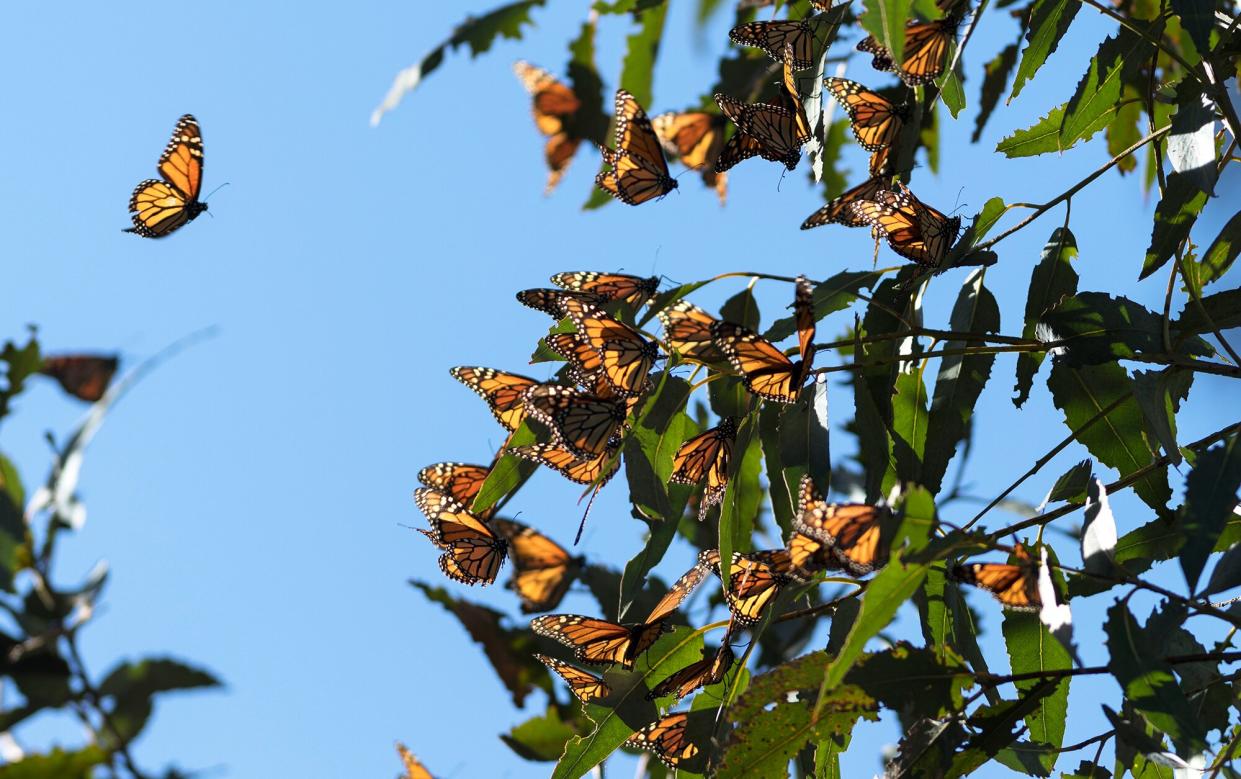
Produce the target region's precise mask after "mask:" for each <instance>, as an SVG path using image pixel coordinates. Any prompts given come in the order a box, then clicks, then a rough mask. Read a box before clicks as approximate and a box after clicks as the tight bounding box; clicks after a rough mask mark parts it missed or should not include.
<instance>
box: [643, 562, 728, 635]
mask: <svg viewBox="0 0 1241 779" xmlns="http://www.w3.org/2000/svg"><path fill="white" fill-rule="evenodd" d="M711 553H714V556H712V554H711ZM719 560H720V555H719V552H717V551H715V550H707V551H706V552H702V553H701V554H699V555H698V561H697V562H696V563H695V564H694V567H693V568H690V569H689V570H688V571H686V572H685V573H684V574H682V575H681V578H679V579H677V580H676V581H675V582H673V584H672V586H671V587H669V588H668V592H666V593H664V597H662V598H660V599H659V602H658V603H656V604H655V607H654V608H652V609H651V613H650V614H648V615H647V617H646V621H647V623H653V622H660V621H662V620H664V619H665V618H667V616H668V615H669V614H671V613H672V612H674V611H676V610H677V609H679V608H680V607H681V604H682V603H684V602H685V599H686V598H688V597H689V596H690V594H691V593H692V592H693V591H694V590H696V589H698V585H700V584H702V580H703V579H705V578H707V574H709V573H711V569H712V567H713V566H715V565H718V564H719Z"/></svg>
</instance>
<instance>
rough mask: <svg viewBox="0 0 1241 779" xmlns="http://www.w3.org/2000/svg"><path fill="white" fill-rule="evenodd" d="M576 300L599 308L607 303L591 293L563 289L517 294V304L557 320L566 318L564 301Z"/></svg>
mask: <svg viewBox="0 0 1241 779" xmlns="http://www.w3.org/2000/svg"><path fill="white" fill-rule="evenodd" d="M570 299H573V300H577V301H580V302H581V303H582V304H583V305H586V306H593V307H599V306H603V305H604V304H605V303H607V298H605V297H604V296H602V295H596V294H594V293H592V292H579V291H575V290H565V289H542V288H536V289H523V290H522V291H520V292H518V293H517V302H518V303H521V304H522V305H523V306H525V307H527V308H533V309H534V310H535V311H542V312H543V313H544V314H547V315H548V316H551V317H555V318H556V319H557V320H560V319H563V318H565V317H566V316H568V312H567V311H566V310H565V301H566V300H570Z"/></svg>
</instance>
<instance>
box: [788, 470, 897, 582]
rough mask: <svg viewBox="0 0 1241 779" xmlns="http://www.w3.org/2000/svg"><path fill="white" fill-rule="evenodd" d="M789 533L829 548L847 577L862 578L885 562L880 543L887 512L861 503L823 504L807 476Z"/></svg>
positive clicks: (884, 549) (882, 545)
mask: <svg viewBox="0 0 1241 779" xmlns="http://www.w3.org/2000/svg"><path fill="white" fill-rule="evenodd" d="M798 493H799V496H800V498H799V501H798V507H797V514H796V515H795V516H794V517H793V529H794V530H795V531H797V532H798V533H801V534H803V535H806V536H809V537H810V538H813V539H814V540H816V541H819V542H821V543H824V544H827V545H828V546H830V547H831V549H832V551H833V553H834V554H835V555H836V559H837V560H839V561H840V564H841V565H843V566H844V567H845V568H846V569H847V570H848V571H849V572H850V573H852V574H853V575H855V576H862V575H864V574H867V573H870V572H871V571H873V570H874V569H876V568H879V567H881V566H882V565H883V564H884V563H886V562H887V560H888V550H887V548H886V546H885V545H884V544H883V543H882V542H883V532H884V529H885V528H884V525H885V523H886V521H887V519H888V517H889V512H888V510H887V509H885V508H882V507H880V506H871V505H868V504H865V503H840V504H832V503H827V502H825V501H824V500H823V497H822V496H821V495H820V494H819V493H818V491H817V490H816V489H815V486H814V482H813V481H812V480H811V479H810V477H809V476H803V477H802V479H801V485H800V487H799V489H798Z"/></svg>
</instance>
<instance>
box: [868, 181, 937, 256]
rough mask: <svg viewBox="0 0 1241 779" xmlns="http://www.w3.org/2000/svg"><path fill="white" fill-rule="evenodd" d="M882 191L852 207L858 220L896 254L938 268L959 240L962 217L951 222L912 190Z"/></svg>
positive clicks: (897, 187)
mask: <svg viewBox="0 0 1241 779" xmlns="http://www.w3.org/2000/svg"><path fill="white" fill-rule="evenodd" d="M894 186H895V187H896V189H894V190H887V189H881V190H880V191H879V192H877V193H876V195H875V198H874V199H873V200H855V201H853V202H852V203H851V205H850V208H852V209H853V213H854V216H855V217H856V218H858V219H860V220H862V221H863V222H865V223H866V224H868V225H870V226H871V229H872V230H873V231H874V233H875V235H877V236H882V237H884V238H886V239H887V241H888V246H890V247H892V251H894V252H896V253H897V254H899V255H901V256H902V257H906V258H908V259H910V260H913V261H914V262H916V263H918V264H919V265H921V266H923V267H927V268H938V267H939V266H940V264H941V263H942V262H943V260H944V257H945V256H947V254H948V250H949V249H951V248H952V244H954V243H955V242H956V240H957V234H958V233H959V232H960V231H961V217H959V216H954V217H952V218H951V219H950V218H948V217H947V216H945V215H944V214H942V213H941V212H939V211H936V210H935V209H934V208H931V207H930V206H928V205H926V204H925V203H923V202H922V201H921V200H918V198H916V197H914V194H913V193H912V192H910V191H909V188H908V187H906V186H905V185H904V184H901V183H900V182H896V183H895V185H894Z"/></svg>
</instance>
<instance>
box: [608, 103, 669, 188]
mask: <svg viewBox="0 0 1241 779" xmlns="http://www.w3.org/2000/svg"><path fill="white" fill-rule="evenodd" d="M599 151H600V153H602V154H603V161H604V162H605V163H607V164H608V165H611V166H612V170H610V171H604V172H602V173H600V174H599V175H597V176H595V183H596V184H597V185H598V186H599V188H600V189H602V190H603V191H604V192H607V193H608V194H609V195H611V196H612V197H614V198H616V199H617V200H619V201H621V202H622V203H626V204H628V205H631V206H636V205H641V204H642V203H645V202H646V201H648V200H653V199H655V198H659V197H663V196H664V195H666V194H668V193H669V192H671V191H672V190H674V189H676V188H677V182H676V179H674V178H672V175H671V173H670V172H669V171H668V160H667V159H665V158H664V150H663V146H662V145H661V144H660V143H659V137H658V136H657V135H655V129H654V128H653V127H652V126H651V120H650V119H648V118H647V116H646V111H644V110H643V109H642V106H641V105H639V104H638V101H637V99H636V98H635V97H634V96H633V95H631V94H629V93H628V92H626V91H625V90H623V89H618V90H616V148H615V149H609V148H606V147H600V148H599Z"/></svg>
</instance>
